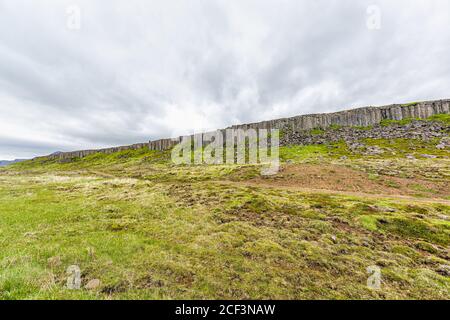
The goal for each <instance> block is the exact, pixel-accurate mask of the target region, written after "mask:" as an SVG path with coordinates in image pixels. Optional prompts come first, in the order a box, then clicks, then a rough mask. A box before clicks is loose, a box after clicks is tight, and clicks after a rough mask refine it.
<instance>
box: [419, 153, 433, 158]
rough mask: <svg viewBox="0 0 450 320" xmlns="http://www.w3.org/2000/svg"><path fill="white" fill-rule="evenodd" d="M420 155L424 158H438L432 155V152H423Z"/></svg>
mask: <svg viewBox="0 0 450 320" xmlns="http://www.w3.org/2000/svg"><path fill="white" fill-rule="evenodd" d="M420 156H421V157H423V158H427V159H436V158H437V156H435V155H432V154H421V155H420Z"/></svg>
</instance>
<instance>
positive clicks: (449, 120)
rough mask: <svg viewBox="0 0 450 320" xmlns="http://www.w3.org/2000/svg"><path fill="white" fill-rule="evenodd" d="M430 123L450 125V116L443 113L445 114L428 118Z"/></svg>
mask: <svg viewBox="0 0 450 320" xmlns="http://www.w3.org/2000/svg"><path fill="white" fill-rule="evenodd" d="M428 120H429V121H440V122H443V123H445V124H448V125H450V114H447V113H443V114H435V115H432V116H431V117H429V118H428Z"/></svg>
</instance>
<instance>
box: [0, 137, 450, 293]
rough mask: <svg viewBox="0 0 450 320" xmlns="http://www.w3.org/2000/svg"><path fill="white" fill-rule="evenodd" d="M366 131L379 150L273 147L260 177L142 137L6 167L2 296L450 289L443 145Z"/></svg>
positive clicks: (0, 185) (448, 161)
mask: <svg viewBox="0 0 450 320" xmlns="http://www.w3.org/2000/svg"><path fill="white" fill-rule="evenodd" d="M366 143H368V144H370V145H378V146H380V147H381V148H386V150H388V151H389V152H386V153H384V154H382V155H378V156H364V155H360V154H351V153H350V152H349V151H348V150H347V148H346V146H345V144H343V143H337V144H335V145H329V146H327V145H317V146H289V147H282V149H281V159H282V168H281V171H280V173H279V174H278V175H276V176H274V177H270V178H267V177H262V176H260V174H259V172H260V170H259V168H258V167H257V166H250V165H244V166H238V165H219V166H205V165H198V166H175V165H172V164H171V163H170V159H169V158H170V153H169V152H156V151H149V150H145V149H142V150H136V151H124V152H119V153H116V154H111V155H104V154H96V155H91V156H88V157H86V158H83V159H77V160H74V161H71V162H67V163H60V162H58V161H56V160H53V161H49V160H45V159H44V160H36V161H28V162H23V163H19V164H16V165H13V166H10V167H7V168H4V169H2V170H0V244H1V247H2V249H1V250H0V298H2V299H404V298H411V299H449V298H450V277H449V276H450V252H449V247H450V221H449V219H450V190H449V189H450V188H449V184H450V151H449V150H438V149H436V148H435V143H434V142H428V143H424V142H422V141H418V140H401V139H398V140H393V141H385V140H378V141H376V140H373V141H366ZM424 153H426V154H429V155H436V158H435V159H429V158H423V157H422V158H421V157H420V154H424ZM407 154H415V155H416V156H417V160H409V159H407V158H406V155H407ZM344 156H345V157H344ZM72 265H76V266H78V267H79V268H80V270H81V279H82V287H81V289H79V290H70V289H68V288H66V282H67V277H68V276H69V275H68V273H67V269H68V267H69V266H72ZM370 266H378V267H379V268H380V269H381V288H379V289H374V288H369V287H368V286H367V280H368V278H369V276H370V274H369V273H368V271H367V268H368V267H370ZM94 279H98V280H99V282H97V284H96V285H95V286H91V288H90V289H87V288H85V285H86V284H87V283H89V282H91V283H92V280H94Z"/></svg>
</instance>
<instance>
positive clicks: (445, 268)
mask: <svg viewBox="0 0 450 320" xmlns="http://www.w3.org/2000/svg"><path fill="white" fill-rule="evenodd" d="M436 272H437V273H439V274H441V275H443V276H446V277H450V266H449V265H447V264H441V265H439V266H438V268H437V270H436Z"/></svg>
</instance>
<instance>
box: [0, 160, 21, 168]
mask: <svg viewBox="0 0 450 320" xmlns="http://www.w3.org/2000/svg"><path fill="white" fill-rule="evenodd" d="M25 160H27V159H15V160H0V167H4V166H7V165H10V164H13V163H17V162H22V161H25Z"/></svg>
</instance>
